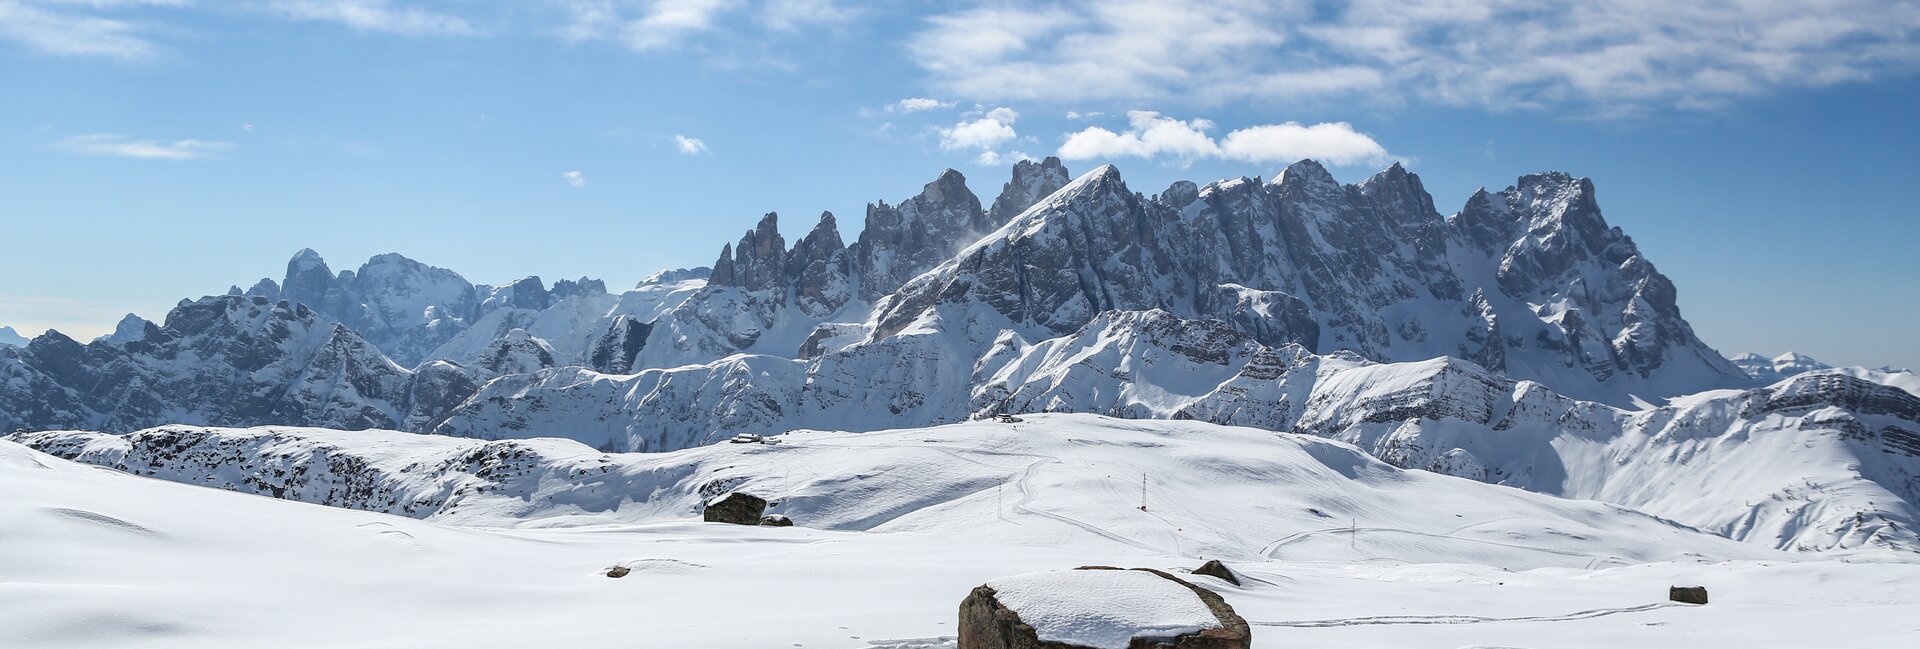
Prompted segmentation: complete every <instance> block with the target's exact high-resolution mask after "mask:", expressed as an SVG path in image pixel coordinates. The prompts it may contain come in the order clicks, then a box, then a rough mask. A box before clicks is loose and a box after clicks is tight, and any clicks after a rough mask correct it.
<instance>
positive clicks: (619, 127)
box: [0, 0, 1920, 368]
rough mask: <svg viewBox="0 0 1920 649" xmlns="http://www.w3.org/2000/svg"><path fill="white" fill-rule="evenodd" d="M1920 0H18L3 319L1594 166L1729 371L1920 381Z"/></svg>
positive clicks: (3, 185)
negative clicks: (1846, 367) (331, 277)
mask: <svg viewBox="0 0 1920 649" xmlns="http://www.w3.org/2000/svg"><path fill="white" fill-rule="evenodd" d="M1916 73H1920V5H1916V4H1915V3H1913V2H1887V1H1876V0H1800V1H1794V2H1786V1H1780V2H1776V1H1772V0H1738V1H1734V0H1703V1H1701V2H1689V3H1675V2H1670V1H1666V0H1661V1H1644V0H1616V1H1614V2H1606V3H1591V2H1575V1H1565V0H1551V1H1529V2H1517V1H1508V0H1491V1H1487V2H1466V1H1462V0H1394V1H1392V2H1385V1H1374V0H1353V1H1349V2H1339V1H1330V0H1322V1H1314V2H1296V1H1292V0H1277V1H1267V2H1243V1H1241V0H1180V1H1175V0H1105V1H1097V2H1096V1H1084V2H1083V1H1079V0H1059V1H1055V2H1044V1H1032V2H1020V3H1001V2H984V3H966V2H961V3H926V2H904V1H902V2H874V3H852V2H845V1H840V0H790V1H786V2H770V1H765V0H631V1H628V0H524V1H520V2H487V1H482V0H414V1H408V0H261V1H249V0H229V1H225V2H215V1H211V0H0V98H3V99H4V101H0V325H11V326H14V327H15V328H17V329H19V330H20V331H22V332H23V333H27V334H28V335H32V334H34V333H37V332H39V331H43V330H45V329H49V328H57V329H59V330H61V331H63V332H66V333H68V334H70V335H73V336H76V337H81V338H86V337H91V336H94V335H98V334H101V333H105V332H106V331H109V330H110V329H111V328H112V326H113V324H114V322H115V321H117V320H118V319H119V317H120V316H121V315H122V314H124V313H127V312H134V313H137V314H139V315H141V316H144V317H147V318H149V319H154V320H160V319H162V318H164V316H165V313H166V310H167V309H168V308H170V307H171V306H172V304H173V303H175V302H176V301H177V300H179V299H181V298H188V297H197V296H200V295H206V294H214V293H221V292H224V291H225V290H226V288H227V287H228V286H229V285H234V284H238V285H240V286H241V287H243V288H244V287H246V286H248V285H251V284H252V283H253V282H254V281H255V280H257V279H259V278H261V277H272V278H275V279H278V278H280V277H281V276H282V275H283V274H284V269H285V265H286V262H287V259H288V258H289V257H291V256H292V255H293V253H294V252H295V251H297V250H299V249H301V248H313V249H315V250H318V251H319V252H320V253H321V254H322V255H324V256H325V257H326V258H327V260H328V261H329V262H330V263H331V264H332V265H333V267H334V268H335V270H340V269H351V268H355V267H358V266H359V264H360V263H361V262H363V261H365V260H366V258H368V257H370V256H372V255H375V254H380V253H385V252H399V253H402V254H405V255H407V256H409V257H412V258H415V259H418V260H421V261H423V262H426V263H429V264H432V265H436V266H441V267H446V268H451V269H454V270H456V271H458V272H460V273H461V274H463V275H465V276H466V277H467V278H468V279H469V280H472V281H474V282H478V283H492V284H500V283H505V282H509V281H512V280H514V279H517V278H520V277H524V276H528V275H538V276H540V277H542V278H544V279H546V280H547V281H548V282H551V281H553V280H555V279H559V278H575V277H581V276H590V277H596V278H601V279H605V280H606V281H607V283H608V285H609V287H612V288H615V289H618V288H620V287H625V286H630V285H632V284H633V283H634V282H637V281H638V280H640V279H641V278H643V277H645V276H646V275H648V274H650V273H652V272H653V271H655V270H657V269H660V268H667V267H685V266H696V265H708V264H711V263H712V262H713V260H714V258H715V257H716V256H717V255H718V252H719V249H720V247H721V245H722V244H723V243H726V242H729V241H733V240H735V239H737V238H738V237H739V236H740V234H741V233H742V232H743V231H744V230H746V229H748V228H750V227H752V226H753V224H754V223H755V222H756V221H757V220H758V219H759V217H760V215H761V214H763V213H766V212H773V211H777V212H778V213H779V214H780V215H781V216H782V217H783V224H782V225H783V228H782V229H783V231H784V232H785V233H786V234H787V235H788V238H789V239H792V238H795V237H797V236H798V234H800V233H802V232H804V231H805V230H806V229H807V228H809V227H811V225H812V224H813V222H814V220H815V219H817V218H818V217H819V214H820V212H822V211H832V212H833V213H834V214H836V215H837V216H838V217H839V224H840V227H841V228H842V232H841V234H842V237H843V238H845V239H847V240H849V241H850V240H852V239H853V238H854V237H856V236H857V234H858V232H857V230H858V228H859V224H860V222H861V219H862V217H863V215H864V209H865V205H866V204H867V203H869V202H872V201H875V200H887V201H890V202H897V201H900V200H902V199H905V198H908V197H911V196H913V195H914V194H917V193H918V192H919V188H920V186H921V185H923V184H925V183H926V182H928V181H931V180H932V179H934V178H935V177H937V176H938V175H939V174H940V172H941V171H942V170H943V169H946V168H949V167H951V168H954V169H958V170H960V171H962V172H963V173H965V174H966V176H967V178H968V180H969V185H970V186H971V187H972V188H973V190H974V192H975V193H976V194H978V195H980V196H981V197H982V199H983V200H984V201H991V200H992V198H993V196H994V195H995V194H997V193H998V191H999V187H1000V185H1001V184H1002V183H1004V182H1006V180H1007V177H1008V173H1009V172H1008V167H1009V166H1010V165H1011V164H1012V163H1013V162H1014V161H1016V160H1019V159H1022V158H1027V157H1041V156H1047V155H1059V156H1061V157H1063V158H1065V159H1066V164H1067V166H1068V168H1069V169H1070V170H1072V171H1073V172H1075V173H1078V172H1082V171H1086V170H1089V169H1092V168H1094V167H1095V166H1098V165H1100V164H1104V163H1112V164H1115V165H1117V166H1118V167H1119V168H1120V170H1121V174H1122V176H1123V178H1124V179H1125V180H1126V181H1127V182H1128V184H1129V185H1130V186H1131V187H1133V188H1134V189H1135V190H1136V191H1141V192H1145V193H1149V194H1151V193H1155V192H1157V191H1159V190H1160V189H1163V188H1165V187H1166V186H1167V185H1168V184H1170V183H1172V182H1173V181H1175V180H1183V179H1184V180H1194V181H1197V182H1202V183H1204V182H1206V181H1210V180H1217V179H1224V178H1235V177H1240V176H1262V177H1269V178H1270V177H1272V176H1273V174H1274V173H1275V172H1276V171H1277V170H1279V169H1281V168H1284V167H1285V166H1286V165H1287V164H1288V163H1290V162H1293V161H1294V160H1297V159H1300V158H1307V157H1311V158H1314V159H1317V160H1320V161H1321V162H1323V163H1326V164H1327V166H1329V167H1330V168H1331V170H1332V171H1333V173H1334V174H1335V176H1336V177H1338V178H1340V179H1341V180H1343V181H1348V182H1356V181H1359V180H1362V179H1364V178H1366V177H1367V176H1368V175H1371V174H1372V173H1374V172H1376V171H1378V170H1379V169H1382V168H1384V167H1386V166H1387V165H1389V164H1392V163H1394V162H1400V163H1403V164H1405V165H1406V166H1407V167H1408V168H1409V169H1410V170H1412V171H1414V172H1415V173H1417V174H1419V175H1420V176H1421V178H1422V179H1423V180H1424V181H1425V183H1426V186H1427V188H1428V190H1429V191H1430V192H1432V193H1433V195H1434V201H1435V204H1436V206H1437V207H1438V208H1439V209H1440V211H1441V212H1442V213H1443V214H1450V213H1452V212H1454V211H1457V210H1458V209H1459V207H1460V206H1461V205H1462V204H1464V202H1465V201H1466V198H1467V196H1468V195H1470V194H1471V193H1472V192H1473V191H1474V190H1475V189H1476V188H1479V187H1487V188H1490V189H1496V190H1497V189H1499V188H1502V187H1505V186H1507V185H1509V184H1511V183H1513V181H1514V179H1515V178H1516V177H1518V176H1520V175H1522V174H1525V173H1531V172H1536V171H1545V170H1561V171H1567V172H1570V173H1573V174H1576V175H1580V176H1586V177H1590V178H1592V179H1593V180H1594V182H1595V184H1596V185H1597V187H1598V191H1599V198H1600V204H1601V207H1602V211H1603V213H1604V214H1605V216H1606V218H1607V220H1608V221H1609V222H1610V223H1612V224H1613V225H1616V226H1619V227H1621V228H1622V229H1624V230H1625V231H1626V232H1627V233H1628V234H1629V235H1631V236H1632V237H1633V238H1634V240H1635V242H1636V243H1637V244H1638V245H1639V247H1640V249H1641V251H1642V252H1643V253H1644V254H1645V255H1646V257H1647V258H1648V259H1650V260H1651V261H1652V262H1653V263H1654V264H1655V266H1656V267H1658V268H1659V269H1660V270H1661V271H1662V272H1664V273H1665V274H1667V275H1668V276H1669V277H1671V278H1672V279H1673V281H1674V283H1675V284H1676V285H1677V286H1678V287H1679V300H1680V306H1681V309H1682V311H1683V313H1684V315H1685V316H1686V317H1687V319H1688V320H1689V321H1690V322H1692V323H1693V325H1694V327H1695V329H1696V331H1697V332H1698V333H1699V334H1700V335H1701V337H1702V338H1703V339H1704V340H1706V341H1707V342H1708V343H1709V344H1710V345H1713V346H1714V347H1715V348H1716V349H1719V350H1720V351H1722V352H1725V353H1730V354H1731V353H1738V352H1746V351H1754V352H1761V353H1765V354H1768V355H1772V354H1777V353H1780V352H1783V351H1786V350H1794V351H1799V352H1803V353H1807V354H1810V355H1813V356H1815V357H1817V358H1820V359H1822V360H1825V361H1828V362H1830V363H1836V364H1860V365H1871V366H1879V365H1886V364H1892V365H1896V366H1904V367H1914V368H1920V336H1916V327H1917V326H1920V325H1916V324H1915V323H1920V207H1916V206H1917V205H1920V203H1916V201H1915V200H1914V197H1913V195H1914V194H1915V193H1916V192H1920V171H1916V169H1917V168H1920V167H1916V164H1915V161H1914V159H1913V157H1914V153H1915V151H1916V150H1920V125H1916V120H1915V115H1916V114H1920V74H1916Z"/></svg>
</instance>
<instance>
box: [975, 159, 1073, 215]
mask: <svg viewBox="0 0 1920 649" xmlns="http://www.w3.org/2000/svg"><path fill="white" fill-rule="evenodd" d="M1070 179H1071V176H1069V175H1068V174H1067V167H1066V166H1065V165H1063V164H1061V163H1060V159H1059V158H1057V157H1054V156H1047V159H1045V160H1042V161H1040V162H1034V161H1032V160H1021V161H1020V162H1017V163H1014V165H1013V180H1010V181H1008V182H1007V184H1006V185H1005V186H1004V187H1002V188H1001V189H1000V197H999V198H996V199H994V201H993V208H992V209H989V210H987V221H989V222H991V223H992V225H993V226H994V227H999V226H1001V225H1005V224H1006V222H1007V221H1009V220H1012V219H1013V217H1015V216H1019V215H1020V213H1021V212H1024V211H1026V210H1027V208H1029V207H1033V204H1034V203H1038V202H1040V199H1043V198H1046V197H1048V196H1050V195H1052V194H1053V193H1054V192H1057V191H1060V188H1061V187H1065V186H1067V182H1069V180H1070Z"/></svg>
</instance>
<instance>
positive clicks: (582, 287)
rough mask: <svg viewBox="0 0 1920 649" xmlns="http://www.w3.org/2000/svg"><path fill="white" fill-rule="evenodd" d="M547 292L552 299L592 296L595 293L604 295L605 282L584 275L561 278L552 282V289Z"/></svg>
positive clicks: (605, 290) (605, 292) (605, 289)
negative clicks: (576, 277) (573, 277)
mask: <svg viewBox="0 0 1920 649" xmlns="http://www.w3.org/2000/svg"><path fill="white" fill-rule="evenodd" d="M549 293H550V294H551V295H552V296H553V299H554V300H556V301H558V300H564V299H567V298H570V297H592V296H595V295H606V294H607V283H606V282H603V281H600V280H597V279H590V278H586V277H582V278H580V279H563V280H560V281H557V282H554V283H553V290H552V291H549Z"/></svg>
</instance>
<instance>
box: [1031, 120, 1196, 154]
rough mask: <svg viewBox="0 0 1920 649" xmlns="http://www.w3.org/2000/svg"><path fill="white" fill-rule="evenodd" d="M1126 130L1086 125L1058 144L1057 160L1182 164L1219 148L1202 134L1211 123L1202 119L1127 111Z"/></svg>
mask: <svg viewBox="0 0 1920 649" xmlns="http://www.w3.org/2000/svg"><path fill="white" fill-rule="evenodd" d="M1127 122H1128V125H1129V126H1130V128H1128V129H1127V130H1126V131H1125V132H1123V133H1115V132H1113V131H1109V130H1107V129H1104V128H1101V127H1098V126H1090V127H1087V128H1086V129H1085V130H1082V131H1080V132H1078V133H1073V134H1071V135H1068V136H1067V141H1066V143H1065V144H1062V145H1060V157H1062V158H1066V159H1068V160H1087V159H1092V158H1155V157H1161V156H1166V157H1171V158H1175V159H1179V160H1183V161H1192V160H1194V159H1196V158H1205V157H1212V156H1215V155H1218V154H1219V153H1220V148H1219V146H1217V145H1215V144H1214V142H1213V138H1211V137H1208V136H1207V134H1206V131H1207V130H1208V129H1211V128H1213V122H1209V121H1207V120H1204V119H1196V120H1192V121H1184V122H1183V121H1180V120H1177V119H1173V118H1170V117H1162V116H1160V114H1159V113H1156V112H1153V111H1147V110H1132V111H1127Z"/></svg>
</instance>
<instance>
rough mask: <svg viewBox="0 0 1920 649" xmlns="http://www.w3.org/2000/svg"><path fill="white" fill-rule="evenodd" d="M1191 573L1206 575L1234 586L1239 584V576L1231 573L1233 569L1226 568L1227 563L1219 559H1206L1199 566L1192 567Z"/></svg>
mask: <svg viewBox="0 0 1920 649" xmlns="http://www.w3.org/2000/svg"><path fill="white" fill-rule="evenodd" d="M1193 574H1196V575H1206V576H1208V577H1212V578H1214V579H1218V580H1220V581H1224V582H1227V583H1229V584H1233V585H1235V586H1238V585H1240V576H1239V575H1236V574H1233V569H1232V568H1228V567H1227V564H1224V563H1221V562H1220V560H1219V559H1208V560H1207V562H1206V563H1203V564H1200V567H1198V568H1194V569H1193Z"/></svg>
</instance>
